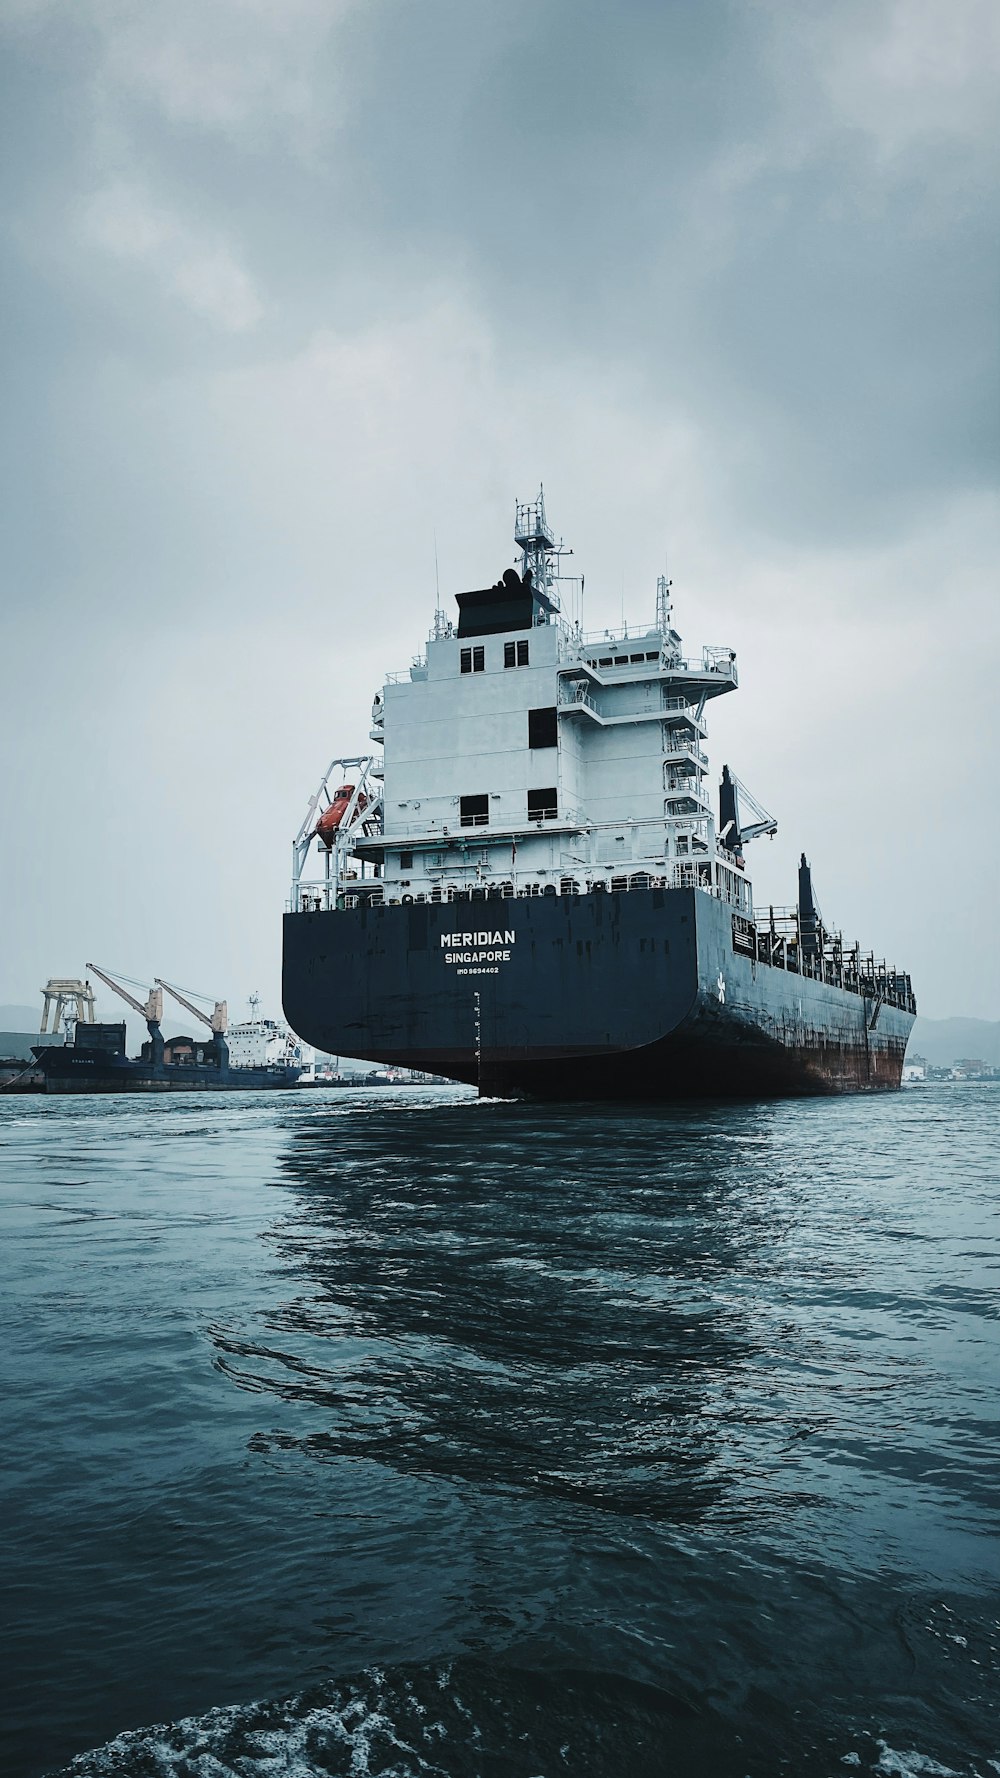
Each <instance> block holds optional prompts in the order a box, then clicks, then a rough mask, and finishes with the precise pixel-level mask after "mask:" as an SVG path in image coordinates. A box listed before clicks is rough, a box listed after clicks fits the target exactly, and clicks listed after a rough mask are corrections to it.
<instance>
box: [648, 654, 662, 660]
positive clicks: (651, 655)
mask: <svg viewBox="0 0 1000 1778" xmlns="http://www.w3.org/2000/svg"><path fill="white" fill-rule="evenodd" d="M659 658H660V657H659V655H658V654H647V656H646V659H647V661H658V660H659Z"/></svg>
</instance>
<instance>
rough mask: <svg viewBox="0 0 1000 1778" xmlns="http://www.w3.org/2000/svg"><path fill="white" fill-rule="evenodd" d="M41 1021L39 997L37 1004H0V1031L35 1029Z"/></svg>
mask: <svg viewBox="0 0 1000 1778" xmlns="http://www.w3.org/2000/svg"><path fill="white" fill-rule="evenodd" d="M41 1022H42V1007H41V1000H40V999H39V1004H38V1005H37V1006H0V1031H37V1030H38V1029H39V1027H40V1025H41ZM49 1023H50V1024H51V1023H52V1021H51V1019H50V1020H49Z"/></svg>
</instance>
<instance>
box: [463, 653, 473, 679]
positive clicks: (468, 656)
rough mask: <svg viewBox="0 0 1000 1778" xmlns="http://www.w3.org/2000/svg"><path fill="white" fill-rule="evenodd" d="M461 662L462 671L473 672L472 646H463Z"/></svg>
mask: <svg viewBox="0 0 1000 1778" xmlns="http://www.w3.org/2000/svg"><path fill="white" fill-rule="evenodd" d="M461 662H462V672H463V673H471V672H472V650H471V648H463V650H462V654H461Z"/></svg>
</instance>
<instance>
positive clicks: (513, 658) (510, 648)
mask: <svg viewBox="0 0 1000 1778" xmlns="http://www.w3.org/2000/svg"><path fill="white" fill-rule="evenodd" d="M503 664H504V666H505V667H526V666H527V665H528V644H527V642H505V643H504V645H503Z"/></svg>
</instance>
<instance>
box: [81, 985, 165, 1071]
mask: <svg viewBox="0 0 1000 1778" xmlns="http://www.w3.org/2000/svg"><path fill="white" fill-rule="evenodd" d="M87 968H88V969H89V970H90V971H91V973H92V974H93V975H96V976H97V977H98V979H99V980H100V981H102V982H104V983H105V984H106V986H107V987H109V988H110V989H111V990H112V992H113V993H115V994H117V995H118V996H119V998H120V999H122V1000H124V1001H126V1002H127V1004H128V1005H129V1006H131V1007H132V1009H133V1011H134V1012H137V1013H138V1014H139V1017H140V1018H141V1019H145V1021H146V1029H147V1031H148V1032H149V1041H150V1045H151V1049H150V1056H151V1059H152V1062H153V1065H154V1067H159V1066H160V1064H161V1063H162V1061H163V1032H162V1031H161V1029H160V1026H161V1024H162V1021H163V993H162V990H161V987H160V984H159V983H157V985H156V986H155V987H153V988H150V990H149V994H148V995H147V997H146V999H145V1000H144V1001H143V1000H137V999H136V997H135V995H134V994H130V993H129V991H128V989H127V988H123V987H122V985H121V983H120V982H116V981H115V979H114V976H111V975H108V973H107V971H106V970H104V969H98V967H97V964H96V963H88V964H87ZM136 985H137V986H138V984H136Z"/></svg>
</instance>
